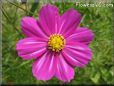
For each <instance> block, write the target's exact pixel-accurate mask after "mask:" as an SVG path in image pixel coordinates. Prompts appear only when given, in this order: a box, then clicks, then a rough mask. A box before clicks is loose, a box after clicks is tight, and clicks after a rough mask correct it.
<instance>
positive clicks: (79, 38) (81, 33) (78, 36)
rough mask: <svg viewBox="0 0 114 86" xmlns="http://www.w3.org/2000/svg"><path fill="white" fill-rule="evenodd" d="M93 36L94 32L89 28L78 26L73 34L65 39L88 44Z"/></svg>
mask: <svg viewBox="0 0 114 86" xmlns="http://www.w3.org/2000/svg"><path fill="white" fill-rule="evenodd" d="M93 38H94V34H93V32H92V31H91V30H90V29H87V28H84V27H80V28H78V29H77V30H76V31H75V32H74V34H72V35H71V36H69V37H68V38H67V41H73V42H81V43H84V44H89V43H90V42H91V41H92V40H93Z"/></svg>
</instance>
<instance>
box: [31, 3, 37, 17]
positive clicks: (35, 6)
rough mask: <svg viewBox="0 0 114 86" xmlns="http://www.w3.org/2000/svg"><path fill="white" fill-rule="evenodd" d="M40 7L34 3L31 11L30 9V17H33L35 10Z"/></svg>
mask: <svg viewBox="0 0 114 86" xmlns="http://www.w3.org/2000/svg"><path fill="white" fill-rule="evenodd" d="M38 5H39V3H33V4H32V7H31V9H30V13H29V16H33V14H34V12H35V10H36V9H37V8H38Z"/></svg>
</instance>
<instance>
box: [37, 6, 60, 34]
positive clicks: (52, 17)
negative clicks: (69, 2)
mask: <svg viewBox="0 0 114 86" xmlns="http://www.w3.org/2000/svg"><path fill="white" fill-rule="evenodd" d="M58 18H59V12H58V9H57V7H55V6H52V5H50V4H48V5H46V6H44V7H42V9H41V10H40V13H39V23H40V25H41V26H42V27H43V29H44V31H45V32H46V33H47V34H48V35H50V34H52V33H55V32H56V30H57V21H58Z"/></svg>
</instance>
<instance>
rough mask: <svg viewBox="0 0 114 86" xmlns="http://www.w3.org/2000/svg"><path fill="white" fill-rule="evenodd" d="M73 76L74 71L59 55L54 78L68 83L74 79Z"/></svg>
mask: <svg viewBox="0 0 114 86" xmlns="http://www.w3.org/2000/svg"><path fill="white" fill-rule="evenodd" d="M74 74H75V72H74V69H73V68H72V67H71V66H70V65H69V64H68V63H67V62H66V61H65V59H64V57H63V56H62V55H61V54H60V55H59V56H58V57H57V66H56V74H55V76H56V77H57V78H58V79H60V80H62V81H64V82H70V80H72V79H73V78H74Z"/></svg>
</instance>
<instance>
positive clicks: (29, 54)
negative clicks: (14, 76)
mask: <svg viewBox="0 0 114 86" xmlns="http://www.w3.org/2000/svg"><path fill="white" fill-rule="evenodd" d="M46 46H47V43H46V42H45V41H44V40H42V39H38V38H25V39H21V40H20V41H19V42H18V43H17V45H16V50H17V51H18V55H19V56H20V57H22V58H23V59H24V60H28V59H33V58H37V57H39V56H41V55H42V54H43V53H44V52H45V51H46Z"/></svg>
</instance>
